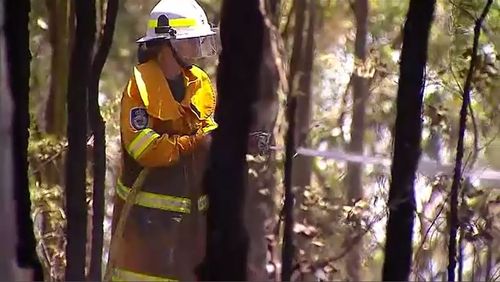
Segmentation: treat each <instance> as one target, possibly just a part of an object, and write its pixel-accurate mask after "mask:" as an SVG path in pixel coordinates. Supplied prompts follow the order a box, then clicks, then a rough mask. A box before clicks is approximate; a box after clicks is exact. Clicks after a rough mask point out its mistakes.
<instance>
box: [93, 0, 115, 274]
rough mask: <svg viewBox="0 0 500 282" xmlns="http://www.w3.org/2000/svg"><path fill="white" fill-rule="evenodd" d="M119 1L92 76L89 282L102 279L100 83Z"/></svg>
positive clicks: (110, 11) (111, 5)
mask: <svg viewBox="0 0 500 282" xmlns="http://www.w3.org/2000/svg"><path fill="white" fill-rule="evenodd" d="M117 14H118V0H108V1H107V8H106V20H105V23H104V27H103V29H102V31H101V35H100V41H99V47H98V48H97V52H96V54H95V56H94V59H93V62H92V69H91V70H92V72H91V74H90V82H89V87H88V95H89V100H88V103H89V104H88V105H89V117H90V118H89V121H90V128H91V131H92V134H93V136H94V139H93V140H94V146H93V150H92V161H93V166H92V171H93V177H94V183H93V193H92V198H93V199H92V209H93V214H92V251H91V261H90V272H89V276H88V278H89V279H90V280H92V281H99V280H101V277H102V248H103V236H104V233H103V221H104V208H105V207H104V193H105V178H106V135H105V129H106V128H105V124H104V120H103V118H102V115H101V110H100V106H99V79H100V77H101V73H102V69H103V67H104V64H105V63H106V59H107V57H108V54H109V50H110V49H111V45H112V43H113V35H114V31H115V23H116V16H117Z"/></svg>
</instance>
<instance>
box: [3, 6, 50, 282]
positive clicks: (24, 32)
mask: <svg viewBox="0 0 500 282" xmlns="http://www.w3.org/2000/svg"><path fill="white" fill-rule="evenodd" d="M5 10H6V11H8V13H6V18H5V27H4V28H5V36H6V44H7V61H8V65H9V85H10V86H11V91H12V93H15V95H12V97H13V100H14V123H13V129H14V132H13V134H14V136H13V137H14V138H13V142H14V144H15V145H16V146H14V147H13V157H14V174H13V175H14V179H15V181H14V198H15V202H16V213H17V235H18V241H17V245H16V247H17V249H16V250H17V262H18V264H19V266H20V267H22V268H33V269H34V270H35V279H43V277H42V275H43V274H42V268H41V264H40V262H39V261H38V258H37V255H36V250H35V247H36V242H35V236H34V232H33V221H32V220H31V216H30V214H31V201H30V194H29V182H28V138H29V131H28V129H29V123H30V117H29V78H30V60H31V54H30V50H29V29H28V22H29V12H30V1H29V0H22V1H15V2H14V1H7V2H6V4H5Z"/></svg>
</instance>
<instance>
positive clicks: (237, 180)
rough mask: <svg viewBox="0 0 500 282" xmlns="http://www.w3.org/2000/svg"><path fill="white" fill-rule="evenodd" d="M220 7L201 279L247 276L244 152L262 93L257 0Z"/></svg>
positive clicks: (229, 1)
mask: <svg viewBox="0 0 500 282" xmlns="http://www.w3.org/2000/svg"><path fill="white" fill-rule="evenodd" d="M221 11H222V13H221V43H222V53H221V55H220V63H219V66H218V75H217V90H218V93H219V104H218V108H217V112H216V120H217V121H218V122H219V128H218V129H217V130H216V131H215V132H214V134H213V143H212V147H211V152H210V161H209V165H208V169H207V171H206V175H205V185H206V188H207V192H208V195H209V197H210V206H209V209H208V214H207V250H206V251H207V252H206V257H205V261H204V263H203V267H202V268H201V280H205V281H206V280H211V281H213V280H233V281H239V280H246V270H247V252H248V244H249V243H248V236H247V233H246V230H245V229H246V228H245V227H244V222H243V219H244V208H245V207H244V206H245V205H244V203H245V188H246V186H247V177H246V176H247V169H248V167H247V165H246V160H245V156H246V152H247V148H248V135H249V130H250V123H251V121H252V120H253V118H252V111H251V108H252V107H253V105H254V103H255V101H256V99H257V94H256V93H258V83H259V70H260V66H261V61H262V46H263V30H264V26H263V17H262V14H261V12H260V10H259V0H249V1H243V2H242V1H238V0H224V2H223V4H222V10H221ZM243 66H244V67H243ZM242 85H243V86H244V87H242Z"/></svg>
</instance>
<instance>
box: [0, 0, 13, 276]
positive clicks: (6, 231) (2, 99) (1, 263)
mask: <svg viewBox="0 0 500 282" xmlns="http://www.w3.org/2000/svg"><path fill="white" fill-rule="evenodd" d="M4 4H5V3H4V1H0V85H3V86H4V87H3V90H2V92H0V216H1V217H2V220H1V221H0V232H1V233H2V237H3V238H2V241H1V243H0V279H1V280H4V281H14V280H15V276H14V268H13V266H14V265H15V262H16V250H15V244H16V243H15V242H16V237H17V234H16V233H17V232H16V228H15V227H16V222H15V216H16V213H15V210H14V203H13V201H12V199H13V198H14V179H13V177H12V175H13V173H14V170H13V167H14V161H13V159H12V156H13V148H12V147H13V146H12V144H13V139H14V138H13V134H12V129H13V126H12V124H13V114H14V105H13V102H12V99H11V94H10V89H9V87H6V86H7V85H8V82H7V58H6V56H5V55H6V52H5V38H4V16H3V10H4Z"/></svg>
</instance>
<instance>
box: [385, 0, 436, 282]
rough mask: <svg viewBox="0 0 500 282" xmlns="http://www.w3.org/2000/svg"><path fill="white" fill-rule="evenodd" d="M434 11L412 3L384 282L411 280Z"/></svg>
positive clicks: (416, 0) (430, 5)
mask: <svg viewBox="0 0 500 282" xmlns="http://www.w3.org/2000/svg"><path fill="white" fill-rule="evenodd" d="M434 6H435V0H411V1H410V5H409V9H408V14H407V18H406V23H405V26H404V39H403V49H402V52H401V63H400V78H399V88H398V96H397V116H396V125H395V138H394V157H393V161H392V167H391V177H392V180H391V184H390V188H389V203H388V206H389V219H388V222H387V230H386V232H387V236H386V245H385V260H384V267H383V273H382V279H383V280H384V281H395V280H398V281H399V280H408V277H409V274H410V268H411V264H412V237H413V220H414V214H415V191H414V181H415V172H416V170H417V166H418V161H419V158H420V154H421V145H420V141H421V133H422V118H421V116H422V99H423V91H424V82H425V67H426V63H427V45H428V40H429V32H430V28H431V24H432V20H433V15H434Z"/></svg>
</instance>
